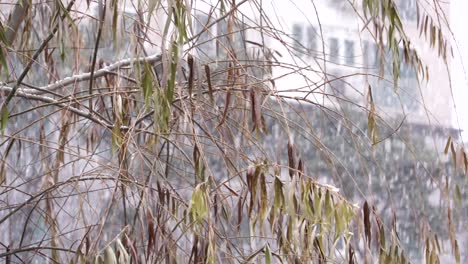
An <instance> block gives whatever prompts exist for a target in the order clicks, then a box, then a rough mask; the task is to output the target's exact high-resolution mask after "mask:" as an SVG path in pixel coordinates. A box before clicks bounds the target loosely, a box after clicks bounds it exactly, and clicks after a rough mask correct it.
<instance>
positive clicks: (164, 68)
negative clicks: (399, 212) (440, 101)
mask: <svg viewBox="0 0 468 264" xmlns="http://www.w3.org/2000/svg"><path fill="white" fill-rule="evenodd" d="M188 2H189V1H182V0H168V1H158V0H156V1H148V2H145V1H132V3H133V4H134V6H135V7H134V8H133V9H134V11H135V12H136V17H137V19H135V21H134V25H135V27H134V29H133V31H132V32H125V30H126V29H125V27H123V26H122V25H121V23H122V20H123V18H124V14H123V12H122V8H124V7H123V6H124V5H125V1H110V3H106V1H101V0H100V1H98V2H97V3H91V2H90V1H88V2H87V4H88V8H90V7H93V6H94V7H96V8H97V10H98V12H97V16H96V17H94V18H92V20H95V21H94V22H90V21H89V17H88V16H87V15H83V14H82V12H81V11H77V10H79V8H77V9H74V8H73V7H75V6H74V5H75V3H74V1H70V2H69V3H68V4H67V6H66V7H65V6H64V5H63V3H62V2H61V1H54V2H53V3H49V2H44V3H43V2H41V1H38V2H37V3H35V5H34V6H44V9H40V8H38V7H35V8H34V9H33V8H32V6H33V5H29V4H20V3H19V4H18V5H16V6H14V10H20V11H21V10H23V11H24V10H27V11H28V12H31V13H29V14H30V15H29V16H26V19H25V20H24V21H22V23H21V27H19V28H17V30H18V32H20V33H21V34H20V35H21V36H24V37H25V39H27V40H28V41H25V42H24V41H23V42H21V41H19V40H18V39H16V40H14V39H12V40H8V43H9V45H5V46H3V45H2V47H1V49H0V51H1V52H3V53H0V62H1V64H2V65H3V66H2V67H3V68H4V69H6V68H7V66H9V69H19V70H14V71H11V73H10V72H6V71H2V72H3V74H4V76H6V78H5V82H4V84H3V83H2V86H1V87H0V88H1V89H2V92H5V93H6V94H7V96H6V97H5V98H6V99H5V100H4V101H3V102H2V109H5V111H2V128H3V130H4V137H3V138H2V142H1V143H0V148H2V150H4V151H3V155H2V166H1V172H0V184H1V188H2V192H1V193H0V196H2V198H3V197H5V199H2V200H4V201H6V204H5V207H3V208H2V211H4V212H6V213H3V212H2V214H1V215H0V217H1V218H0V230H2V231H3V230H8V229H10V230H11V231H12V232H10V233H11V235H9V234H7V233H8V232H3V233H4V234H5V235H4V236H3V237H1V241H2V244H4V245H3V246H4V247H5V251H4V252H2V253H0V257H5V258H6V259H7V261H6V262H7V263H9V262H11V260H12V258H18V259H20V260H23V261H24V260H30V259H32V258H43V259H51V260H52V261H54V262H56V263H63V262H72V263H82V262H94V263H159V262H164V261H166V262H169V263H175V262H184V263H185V262H192V261H193V262H195V263H215V262H233V263H234V262H250V261H254V260H255V259H259V258H264V259H265V262H266V263H272V262H318V263H326V262H336V261H338V262H342V261H347V262H348V263H354V262H358V260H360V259H364V258H370V259H379V261H380V262H381V263H407V262H408V257H407V255H406V254H405V252H406V249H405V247H404V246H403V245H402V243H401V241H400V239H399V238H398V237H399V235H398V234H401V232H399V230H398V228H397V224H396V220H395V221H393V223H392V225H391V227H390V228H389V227H388V225H386V224H385V221H383V220H381V216H379V214H382V213H381V212H379V211H381V209H380V208H379V206H380V204H379V199H382V200H384V199H385V198H384V194H382V198H379V199H376V200H377V201H376V202H375V204H376V205H375V206H371V205H370V203H369V202H367V201H366V202H364V200H370V198H371V195H373V192H372V191H373V190H372V191H371V192H369V193H362V196H360V197H359V198H360V200H363V202H362V204H363V206H362V210H361V208H359V207H358V206H356V205H354V204H353V203H352V202H351V201H353V200H355V199H356V195H355V192H354V191H361V189H364V188H365V186H367V185H368V184H367V183H365V182H366V179H365V178H364V177H358V176H357V174H358V173H353V174H348V176H349V175H350V176H351V177H350V178H348V179H350V181H348V182H344V181H345V178H344V177H343V175H345V174H346V173H343V171H346V170H347V169H348V168H351V166H350V163H351V164H352V163H356V160H360V159H361V158H362V157H364V158H368V157H370V156H372V155H373V154H375V153H376V152H374V150H375V149H374V150H373V149H372V148H379V147H382V145H381V144H380V143H382V139H379V135H385V133H386V130H385V128H382V126H381V124H380V123H379V120H381V119H379V116H378V114H377V111H376V106H375V103H374V101H373V98H372V96H371V95H370V97H369V103H370V105H371V107H370V109H369V110H366V114H367V117H368V118H367V121H368V122H367V123H366V124H359V125H353V124H352V122H349V119H348V118H347V117H339V116H336V115H334V114H331V113H335V109H327V108H326V107H325V106H323V105H319V104H316V103H314V102H310V101H308V100H307V99H306V98H304V99H303V102H307V103H309V105H311V107H312V108H313V109H314V110H318V111H320V112H321V113H322V114H325V115H324V116H325V118H327V120H329V121H330V120H334V121H336V120H337V119H339V120H340V122H342V123H343V124H344V125H346V126H347V128H348V129H347V130H344V131H343V133H347V134H346V135H347V136H344V137H341V136H342V135H340V132H338V133H336V131H335V132H333V131H334V130H333V129H331V131H332V132H333V133H329V132H330V128H333V124H334V125H336V124H337V123H339V122H331V123H332V125H330V124H328V125H325V126H320V125H315V124H312V125H311V122H316V121H317V122H319V121H320V119H315V118H314V117H315V116H314V114H313V112H310V111H309V112H307V111H304V112H302V115H299V114H298V115H295V116H293V117H291V116H290V115H289V114H288V113H287V112H288V111H289V110H291V111H297V109H298V108H299V106H300V105H299V104H297V105H290V103H291V102H290V101H287V100H285V98H287V97H288V96H287V95H284V94H283V95H282V94H280V93H278V91H277V90H276V89H275V87H274V81H273V80H270V79H268V77H266V76H271V69H272V67H290V68H291V67H292V68H294V69H295V66H294V65H290V64H287V63H283V64H282V63H281V62H279V61H278V60H277V59H276V58H274V56H273V55H272V54H273V53H274V52H272V51H271V50H269V49H268V48H267V47H266V44H265V43H254V44H252V43H253V42H252V41H250V42H248V40H246V39H243V40H241V41H243V45H241V46H242V47H243V50H242V51H238V50H236V49H235V48H234V46H236V45H235V44H234V43H232V42H234V41H235V40H236V39H235V38H234V37H232V36H233V35H235V34H236V31H245V30H256V31H257V33H259V34H260V35H261V36H263V35H268V36H270V37H274V38H276V39H277V40H281V39H282V35H284V33H283V32H281V30H279V29H276V28H275V27H274V26H273V25H271V24H269V23H268V19H265V18H264V14H263V12H264V10H263V7H262V6H261V5H260V3H259V2H258V1H246V0H244V1H237V2H236V1H232V2H229V1H219V6H213V7H212V8H211V9H210V11H209V17H210V18H209V19H208V21H207V23H206V24H205V25H203V30H202V31H201V32H195V30H194V29H192V25H193V24H194V23H193V21H194V20H195V16H193V14H194V13H195V12H196V11H197V10H193V7H192V6H190V5H189V4H188ZM250 2H253V3H250ZM28 3H29V2H28ZM245 4H252V5H251V7H254V10H255V12H256V13H257V14H259V16H260V17H262V19H261V20H262V21H261V22H260V23H257V24H256V23H255V22H252V24H250V25H248V27H245V25H242V27H241V26H240V25H241V24H242V23H244V22H243V21H240V19H239V17H240V15H241V12H242V11H241V7H242V6H243V5H245ZM363 8H364V14H365V17H366V19H368V21H369V23H370V22H372V23H373V25H374V29H375V32H376V34H375V35H374V37H375V39H376V42H377V43H378V44H379V45H380V46H381V47H383V46H384V45H388V47H389V48H390V51H391V52H392V58H393V63H392V65H393V74H394V78H395V79H394V82H395V87H397V83H398V78H399V77H398V76H399V71H400V68H399V67H400V64H401V58H404V59H405V60H406V62H408V63H410V64H412V65H413V66H414V67H415V68H417V69H418V71H419V72H422V71H423V70H422V69H424V68H423V66H422V63H421V61H420V59H419V57H418V55H417V54H416V52H415V51H414V50H413V48H412V46H411V44H410V41H409V39H408V38H407V37H406V35H405V32H404V26H403V24H402V22H401V21H400V19H399V16H398V10H397V8H396V5H395V4H394V1H391V0H382V1H376V0H365V1H363ZM41 10H42V11H43V10H52V14H53V16H51V18H50V21H49V22H50V23H49V24H50V25H51V26H50V27H47V26H43V25H46V24H47V23H41V24H39V23H38V22H37V21H35V20H34V16H33V15H31V14H35V13H33V11H34V12H39V13H40V12H42V11H41ZM12 12H16V11H12ZM44 12H45V11H44ZM47 12H49V11H47ZM23 13H27V12H23ZM145 14H148V15H145ZM155 14H157V15H155ZM159 14H165V15H164V16H163V17H164V18H165V22H163V23H162V24H163V27H162V29H161V30H159V31H158V30H157V29H156V28H153V24H152V23H154V21H155V20H157V19H159V18H160V17H158V15H159ZM357 15H358V14H357ZM109 17H111V19H109ZM215 17H216V18H215ZM18 18H21V17H18ZM15 19H16V18H15ZM86 19H88V22H83V23H84V26H82V27H80V26H78V25H77V24H78V23H80V21H86ZM418 20H419V19H418ZM424 20H425V21H427V20H428V18H425V19H424ZM12 21H13V19H12V18H10V19H9V20H8V21H6V22H7V24H8V25H9V28H13V25H14V24H15V23H12ZM222 21H223V22H226V23H227V27H226V28H227V32H224V33H225V35H227V36H228V37H226V38H225V39H223V41H225V42H226V43H221V44H222V45H221V44H220V45H219V46H221V47H223V48H224V53H223V57H222V58H217V60H214V61H206V60H202V59H201V58H200V57H201V56H198V55H199V52H197V47H198V46H199V45H200V43H198V42H197V39H198V37H200V36H201V35H202V34H204V33H207V32H209V33H210V34H211V35H214V37H213V38H214V40H215V41H218V40H220V36H216V35H215V34H213V32H211V28H212V27H213V26H214V25H216V24H217V23H221V22H222ZM252 21H254V20H252ZM86 23H89V24H97V26H96V27H93V31H92V32H91V33H92V34H93V35H94V37H91V38H85V37H83V35H84V29H83V28H84V27H86V26H87V25H89V24H86ZM427 23H428V22H424V24H427ZM3 24H5V23H4V22H3V21H2V25H3ZM367 24H368V23H367ZM431 24H432V23H431ZM2 25H0V40H1V41H2V43H6V42H5V40H4V37H3V35H5V34H3V32H6V31H5V27H4V26H2ZM32 25H37V27H38V28H39V29H37V30H36V29H35V27H33V26H32ZM2 27H3V28H2ZM426 27H427V26H424V32H425V31H426V29H425V28H426ZM432 27H435V26H431V28H432ZM432 31H434V32H435V29H431V32H432ZM108 32H110V33H111V34H110V36H112V39H109V38H106V36H107V35H109V34H107V33H108ZM154 32H157V34H156V35H157V36H159V37H160V38H161V42H160V43H151V41H150V39H151V38H152V37H154V35H151V34H152V33H154ZM67 33H68V34H69V35H70V38H69V39H67V38H66V37H65V36H67V35H66V34H67ZM36 35H45V36H46V37H45V38H44V39H42V38H39V37H37V36H36ZM121 35H124V36H126V38H123V39H120V40H119V36H121ZM436 35H437V36H439V35H441V34H435V33H431V34H430V36H431V43H433V42H434V41H433V40H432V39H434V38H436ZM34 36H36V37H34ZM438 39H439V41H438V42H440V43H442V40H441V39H442V36H440V37H438ZM220 42H221V41H220ZM103 43H105V44H106V45H107V44H109V43H114V44H112V45H111V46H112V47H111V48H109V47H107V49H108V50H110V53H111V55H109V54H107V55H109V56H104V55H103V54H101V53H100V51H102V50H103V49H102V48H101V47H100V46H101V45H102V44H103ZM118 43H120V44H118ZM247 43H250V44H251V45H253V46H255V47H256V48H257V49H256V50H254V51H255V52H256V53H255V54H254V55H252V54H251V53H254V52H252V47H251V46H249V47H248V46H247ZM385 43H386V44H385ZM124 44H125V45H124ZM127 44H128V45H127ZM401 44H402V45H403V54H400V49H399V46H400V45H401ZM25 45H26V46H28V47H24V46H25ZM74 45H76V46H74ZM109 45H110V44H109ZM148 45H156V46H158V48H157V52H156V53H155V54H152V55H147V53H148ZM285 45H286V44H285ZM432 45H433V46H434V44H432ZM444 45H445V46H446V44H444ZM29 46H30V47H29ZM37 46H39V48H37ZM124 46H125V48H128V50H131V52H130V54H127V55H126V56H127V57H125V58H124V59H122V60H120V61H105V60H104V59H103V57H112V54H116V56H117V54H122V52H121V50H120V49H121V48H123V47H124ZM237 46H239V45H237ZM441 46H443V45H442V44H439V49H441V48H440V47H441ZM73 47H75V49H74V48H73ZM20 48H21V49H23V48H31V49H32V48H34V49H35V52H34V53H33V54H32V55H31V56H28V54H27V52H24V53H22V52H21V51H20ZM56 49H57V50H58V51H59V52H55V50H56ZM380 50H383V48H380ZM5 51H6V52H5ZM444 54H445V53H444ZM99 56H101V60H99V59H98V57H99ZM444 56H445V55H444ZM18 57H20V59H18ZM88 58H90V59H88ZM88 64H89V66H87V67H85V66H84V65H88ZM39 65H40V66H41V67H43V68H41V67H39ZM382 65H383V64H382ZM61 66H63V67H61ZM82 72H86V73H82ZM265 73H267V74H265ZM68 74H70V75H71V76H68ZM72 74H74V75H72ZM324 74H325V75H326V74H327V73H326V72H324ZM44 76H46V77H48V78H45V77H44ZM65 76H67V77H66V78H65ZM426 76H427V74H426ZM45 79H47V80H45ZM33 84H34V85H33ZM40 85H43V86H40ZM272 86H273V87H272ZM369 94H371V93H369ZM10 101H11V102H14V103H15V104H13V103H10ZM362 108H363V107H362ZM8 110H9V111H8ZM304 115H308V116H304ZM7 117H8V118H7ZM294 118H301V119H300V120H298V121H296V120H295V119H294ZM358 119H359V120H362V118H358ZM364 119H365V118H364ZM8 120H9V121H8ZM322 120H323V119H322ZM7 121H8V123H7ZM366 125H367V130H368V131H367V132H368V135H369V137H367V136H365V135H366V133H361V132H362V131H364V130H366V129H365V127H366ZM362 127H364V128H362ZM321 130H322V131H325V132H326V133H329V134H328V137H326V138H325V137H322V136H323V135H321V136H320V135H319V136H317V135H318V134H319V131H321ZM275 131H276V132H275ZM304 131H305V132H304ZM356 131H358V132H356ZM275 133H276V134H275ZM301 133H305V134H304V135H305V137H304V138H301V136H300V135H301ZM392 133H393V132H392ZM298 135H299V136H298ZM283 136H286V137H288V139H289V141H288V143H287V144H284V143H282V142H281V141H280V138H281V137H283ZM293 138H295V142H296V144H294V143H293ZM338 139H345V142H346V143H347V144H341V143H337V140H338ZM356 139H358V140H356ZM369 139H370V140H369ZM310 142H312V144H310V145H312V146H313V147H314V149H313V151H310V149H306V148H308V147H310V145H309V143H310ZM350 142H354V143H352V144H349V143H350ZM372 145H375V146H374V147H372ZM449 145H450V146H451V148H452V151H453V148H454V147H453V145H451V143H448V144H447V146H449ZM284 146H287V147H286V148H285V147H284ZM296 146H300V148H299V149H297V148H296ZM363 146H365V147H364V148H363ZM344 147H346V149H350V150H351V151H350V152H351V153H343V154H344V155H345V156H347V158H348V159H347V160H345V159H343V161H341V160H340V159H341V157H338V158H337V157H336V156H335V154H336V153H338V152H337V151H336V150H335V149H333V148H344ZM363 149H365V151H366V153H364V154H363V153H361V151H362V150H363ZM447 149H448V148H447ZM271 150H273V151H271ZM275 151H276V153H277V159H276V161H274V160H275V159H274V158H272V157H273V156H274V153H275ZM307 151H310V152H309V154H310V155H311V156H308V155H300V152H304V153H306V152H307ZM189 153H192V154H191V155H190V154H189ZM315 153H320V155H322V156H320V157H319V155H317V156H313V155H314V154H315ZM463 153H464V152H463ZM380 154H382V152H380ZM406 154H407V153H406ZM465 156H466V155H465ZM283 160H286V162H283ZM465 161H466V157H465ZM398 162H399V161H398ZM324 164H325V166H324ZM391 166H394V165H391ZM369 167H371V166H370V165H368V164H365V166H363V167H362V168H353V169H355V171H358V172H361V171H363V172H367V174H371V173H369V171H371V170H372V169H369ZM465 167H466V165H465ZM338 171H339V172H338ZM377 171H378V172H379V173H383V174H384V177H383V178H386V177H387V176H389V175H390V174H391V173H390V172H389V171H387V168H384V169H381V168H380V170H377ZM322 172H326V174H327V176H330V178H333V179H334V180H335V179H338V180H336V183H337V184H336V185H341V186H340V187H342V191H341V192H340V191H338V190H337V189H336V188H335V187H333V186H331V185H327V184H324V183H323V182H321V181H322V180H323V179H320V178H319V177H315V176H317V174H320V173H322ZM375 174H378V173H375ZM363 175H366V173H363ZM398 180H399V179H397V181H398ZM351 181H354V182H356V184H354V185H353V184H349V182H351ZM339 182H341V184H339ZM373 184H374V185H376V186H380V187H382V186H383V185H382V184H381V183H375V182H374V183H373ZM373 187H374V186H371V188H370V189H372V188H373ZM384 187H388V186H385V185H384ZM395 188H398V186H396V187H395V186H390V189H392V190H391V191H390V192H389V196H391V195H398V194H395V192H393V191H394V190H393V189H395ZM380 191H381V189H379V190H376V192H380ZM381 193H384V192H381ZM458 193H459V194H458V196H459V197H461V195H462V194H461V191H460V190H458ZM390 198H391V197H390ZM460 200H461V199H460ZM2 206H3V205H2ZM448 215H449V219H450V222H451V224H450V228H449V229H450V234H454V230H455V228H456V224H455V221H453V220H452V218H453V217H452V213H451V211H450V210H449V213H448ZM399 221H409V222H411V220H406V219H404V220H401V219H400V220H399ZM375 229H376V230H377V232H375V231H373V230H375ZM389 230H390V231H389ZM389 234H390V235H389ZM373 235H374V237H375V238H373ZM110 237H111V238H112V237H113V239H109V238H110ZM28 238H29V239H28ZM451 238H452V248H454V252H455V253H454V255H455V256H456V259H457V261H458V262H460V257H459V255H460V253H459V250H458V242H457V240H456V239H455V237H454V236H453V235H451ZM28 240H29V242H26V241H28ZM3 241H5V243H4V242H3ZM15 241H20V242H19V243H16V242H15ZM372 241H374V245H373V244H372ZM425 243H426V247H425V249H426V252H427V253H426V260H427V261H429V263H432V262H436V259H437V258H438V256H439V255H440V254H441V250H440V248H439V246H438V245H439V242H438V240H437V236H431V237H429V236H427V239H426V240H425ZM45 245H46V246H45ZM434 245H436V246H434Z"/></svg>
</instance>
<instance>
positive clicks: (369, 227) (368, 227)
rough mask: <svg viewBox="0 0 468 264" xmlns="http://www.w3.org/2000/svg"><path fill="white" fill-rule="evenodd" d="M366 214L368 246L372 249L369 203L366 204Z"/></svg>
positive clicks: (365, 226)
mask: <svg viewBox="0 0 468 264" xmlns="http://www.w3.org/2000/svg"><path fill="white" fill-rule="evenodd" d="M363 213H364V233H365V236H366V240H367V245H368V246H369V247H370V243H371V223H370V208H369V204H368V203H367V201H366V202H365V203H364V207H363Z"/></svg>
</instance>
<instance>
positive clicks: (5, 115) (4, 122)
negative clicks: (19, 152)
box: [0, 105, 9, 134]
mask: <svg viewBox="0 0 468 264" xmlns="http://www.w3.org/2000/svg"><path fill="white" fill-rule="evenodd" d="M8 115H9V114H8V106H6V105H4V106H3V107H2V121H1V125H0V130H2V134H3V132H5V128H6V126H7V122H8Z"/></svg>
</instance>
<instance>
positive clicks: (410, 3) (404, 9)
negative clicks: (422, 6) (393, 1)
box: [397, 0, 416, 21]
mask: <svg viewBox="0 0 468 264" xmlns="http://www.w3.org/2000/svg"><path fill="white" fill-rule="evenodd" d="M397 7H398V13H399V14H400V17H401V18H402V19H404V20H409V21H416V0H400V1H398V4H397Z"/></svg>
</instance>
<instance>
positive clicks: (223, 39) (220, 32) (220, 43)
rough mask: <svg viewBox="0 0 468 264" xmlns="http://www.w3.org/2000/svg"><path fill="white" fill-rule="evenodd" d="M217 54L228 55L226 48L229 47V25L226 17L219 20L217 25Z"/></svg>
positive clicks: (220, 55) (219, 55)
mask: <svg viewBox="0 0 468 264" xmlns="http://www.w3.org/2000/svg"><path fill="white" fill-rule="evenodd" d="M216 26H217V28H216V36H217V39H216V55H217V56H218V57H222V56H224V55H226V49H227V48H228V46H227V45H228V37H227V34H228V25H227V21H226V20H225V19H223V20H221V21H219V23H218V24H217V25H216Z"/></svg>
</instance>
